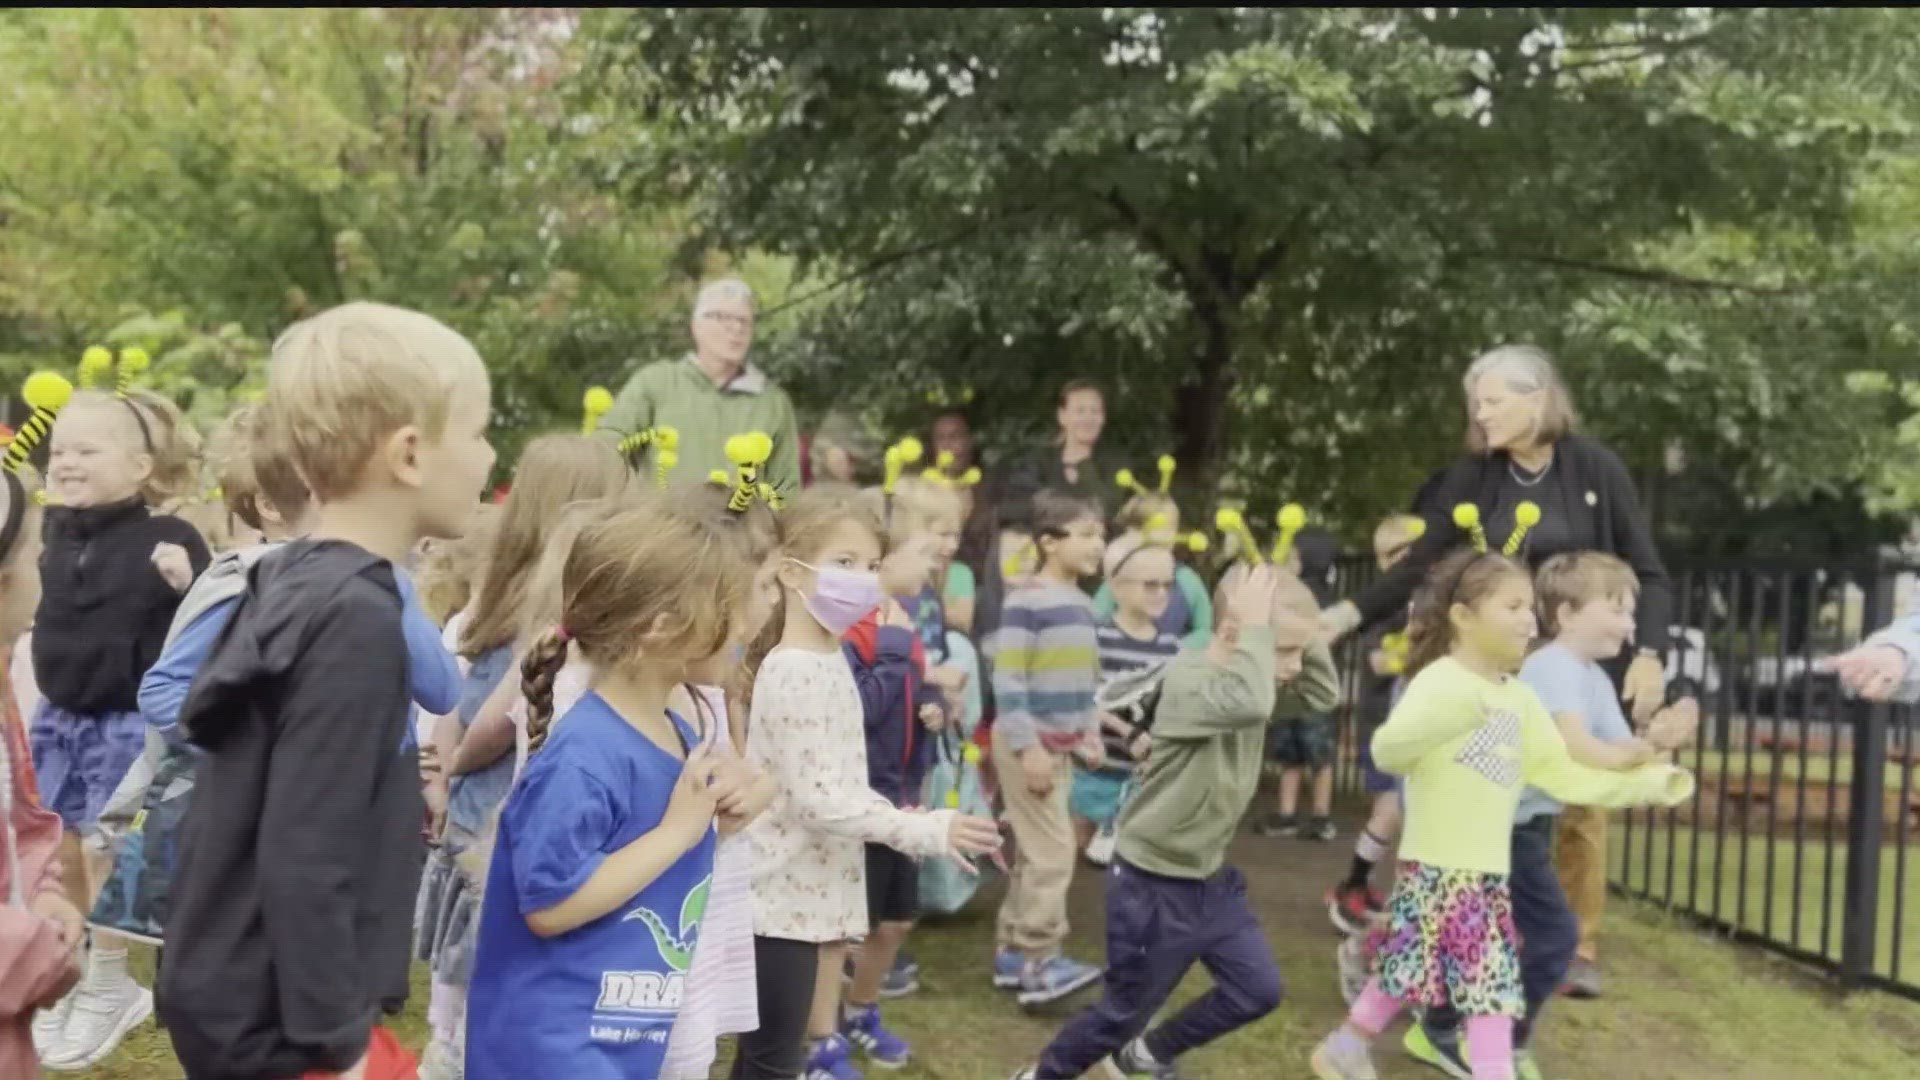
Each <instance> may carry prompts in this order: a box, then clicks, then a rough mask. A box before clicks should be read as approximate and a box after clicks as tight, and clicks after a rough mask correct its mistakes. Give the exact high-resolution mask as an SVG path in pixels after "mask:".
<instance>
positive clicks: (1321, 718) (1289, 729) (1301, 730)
mask: <svg viewBox="0 0 1920 1080" xmlns="http://www.w3.org/2000/svg"><path fill="white" fill-rule="evenodd" d="M1273 760H1274V761H1276V762H1278V763H1280V764H1281V765H1283V766H1286V767H1287V768H1290V769H1294V768H1307V769H1323V768H1325V767H1327V766H1328V765H1331V764H1333V718H1332V717H1331V716H1328V715H1326V714H1325V713H1309V714H1308V715H1306V716H1294V717H1289V718H1287V719H1285V720H1280V721H1276V722H1275V723H1274V725H1273Z"/></svg>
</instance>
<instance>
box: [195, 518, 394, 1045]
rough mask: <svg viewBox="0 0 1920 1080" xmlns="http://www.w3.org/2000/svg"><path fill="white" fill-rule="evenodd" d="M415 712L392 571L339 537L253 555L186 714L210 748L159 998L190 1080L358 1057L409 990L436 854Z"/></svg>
mask: <svg viewBox="0 0 1920 1080" xmlns="http://www.w3.org/2000/svg"><path fill="white" fill-rule="evenodd" d="M408 722H409V720H408V693H407V648H406V641H405V639H404V637H403V636H402V633H401V629H400V594H399V591H398V589H397V587H396V585H395V582H394V576H393V568H392V566H391V565H390V564H388V563H387V562H386V560H384V559H381V558H379V557H378V556H375V555H373V554H370V553H369V552H367V551H365V550H362V549H361V548H358V547H355V546H354V545H352V544H348V543H343V542H341V541H337V540H335V541H315V540H296V541H294V542H293V543H290V544H288V545H287V546H286V547H285V548H282V549H281V550H280V551H277V552H274V553H273V554H271V555H269V556H267V557H266V558H264V559H262V560H261V561H260V562H259V563H258V564H257V565H255V566H254V568H253V570H252V572H251V573H250V574H249V575H248V582H247V592H246V594H245V595H244V596H243V597H241V599H240V602H239V607H238V608H237V609H236V610H235V612H234V615H233V619H232V621H231V622H230V623H228V624H227V627H226V629H225V630H224V631H222V633H221V635H220V639H219V641H218V642H217V643H216V644H215V645H214V648H213V652H212V653H211V654H210V655H209V656H208V657H207V661H206V665H205V666H204V667H202V668H201V670H200V673H199V674H198V675H197V676H196V677H195V679H194V684H193V689H192V690H191V691H189V693H188V696H187V701H186V705H185V706H184V707H183V708H182V710H181V713H180V725H181V727H182V728H184V729H185V730H186V732H187V737H188V738H189V739H190V740H191V741H192V742H193V743H194V744H195V745H197V746H199V747H201V748H202V749H204V750H205V751H206V754H205V755H204V756H203V757H202V758H201V761H200V766H199V770H198V772H197V773H196V774H195V782H196V786H195V789H194V796H193V804H192V806H191V807H190V808H189V809H188V811H187V815H186V819H185V822H184V824H183V826H182V839H181V850H180V865H179V869H178V871H177V872H176V875H175V878H174V882H173V896H172V909H171V912H170V914H169V916H168V920H167V926H166V936H167V949H166V952H165V954H164V957H163V959H162V962H161V968H160V990H161V993H160V995H159V996H160V1000H161V1003H162V1013H163V1016H164V1019H165V1021H166V1024H167V1027H168V1029H169V1031H170V1033H171V1035H172V1037H173V1044H174V1049H175V1052H176V1053H177V1054H178V1055H179V1058H180V1063H181V1064H182V1065H183V1066H184V1067H185V1069H186V1072H187V1076H188V1077H189V1078H190V1080H286V1078H288V1077H296V1076H300V1075H303V1074H304V1073H306V1072H308V1071H310V1070H320V1071H340V1070H344V1069H347V1068H349V1067H351V1066H352V1065H353V1063H354V1062H355V1061H356V1060H358V1058H359V1056H360V1054H361V1052H362V1051H363V1050H365V1048H366V1046H367V1040H368V1038H369V1035H370V1033H371V1031H372V1028H373V1025H374V1022H375V1020H376V1018H377V1016H378V1014H379V1012H380V1011H381V1009H382V1008H385V1009H387V1010H388V1011H397V1010H398V1008H399V1007H400V1005H401V1004H403V1003H404V1002H405V1000H406V993H407V964H408V954H409V951H410V950H409V945H410V940H409V939H410V933H411V925H410V924H411V916H412V912H413V897H414V894H415V892H416V890H417V889H418V887H419V879H420V865H421V861H422V858H423V851H422V848H421V842H420V822H421V815H422V810H423V807H422V804H421V801H420V785H419V779H418V766H417V763H416V762H415V760H414V759H413V758H412V757H411V756H409V755H403V754H402V753H401V751H400V746H401V739H402V736H403V733H404V731H405V727H406V725H407V724H408Z"/></svg>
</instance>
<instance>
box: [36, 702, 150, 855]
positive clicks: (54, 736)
mask: <svg viewBox="0 0 1920 1080" xmlns="http://www.w3.org/2000/svg"><path fill="white" fill-rule="evenodd" d="M31 742H32V746H33V771H34V773H35V774H36V775H37V776H38V777H39V780H40V804H41V805H42V806H45V807H46V808H47V809H49V810H51V811H53V812H54V813H56V814H59V815H60V822H61V824H63V825H65V826H66V827H67V829H68V830H70V831H73V832H79V833H85V832H89V831H91V830H92V829H93V827H94V825H95V823H96V822H98V821H99V820H100V811H101V810H102V809H104V808H105V807H106V805H107V800H108V798H110V797H111V796H112V795H113V791H114V789H115V788H117V787H119V786H120V780H121V778H122V777H124V776H126V775H127V770H128V769H130V768H132V767H133V763H134V762H135V761H136V760H138V759H139V757H140V754H141V752H142V751H144V750H145V749H146V746H147V720H146V717H144V716H141V715H140V714H139V713H138V712H118V713H102V714H100V715H98V716H86V715H83V714H81V713H74V712H68V711H67V710H65V709H62V708H60V707H59V706H57V705H54V704H52V703H51V702H48V701H46V700H45V699H42V700H41V702H40V707H39V708H38V709H37V710H35V712H34V714H33V731H32V734H31Z"/></svg>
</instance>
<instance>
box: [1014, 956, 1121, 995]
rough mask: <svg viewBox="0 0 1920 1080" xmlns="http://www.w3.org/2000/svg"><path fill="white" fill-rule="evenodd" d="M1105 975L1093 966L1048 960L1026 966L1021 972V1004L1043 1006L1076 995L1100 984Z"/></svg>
mask: <svg viewBox="0 0 1920 1080" xmlns="http://www.w3.org/2000/svg"><path fill="white" fill-rule="evenodd" d="M1104 974H1105V972H1104V971H1102V970H1101V969H1100V968H1097V967H1094V966H1093V965H1092V964H1083V963H1081V962H1080V961H1078V960H1069V959H1067V958H1066V957H1064V956H1050V957H1048V958H1047V959H1045V960H1040V961H1035V962H1032V963H1029V964H1027V966H1026V967H1025V968H1024V969H1022V970H1021V972H1020V1004H1022V1005H1025V1006H1034V1005H1046V1004H1048V1003H1050V1002H1055V1001H1059V1000H1060V999H1061V998H1063V997H1067V996H1069V995H1071V994H1077V993H1079V992H1080V991H1082V990H1084V989H1086V988H1087V987H1089V986H1092V985H1093V984H1094V983H1097V982H1099V981H1100V977H1101V976H1102V975H1104Z"/></svg>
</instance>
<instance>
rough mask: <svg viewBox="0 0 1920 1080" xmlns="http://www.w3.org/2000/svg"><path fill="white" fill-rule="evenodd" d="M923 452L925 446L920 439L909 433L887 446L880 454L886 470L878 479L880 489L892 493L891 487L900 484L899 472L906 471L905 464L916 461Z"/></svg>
mask: <svg viewBox="0 0 1920 1080" xmlns="http://www.w3.org/2000/svg"><path fill="white" fill-rule="evenodd" d="M925 453H926V448H925V447H923V446H921V445H920V440H919V439H916V438H914V437H913V436H911V435H909V436H907V437H906V438H904V439H901V440H900V441H899V442H897V443H894V444H893V445H892V446H889V447H887V452H886V453H885V454H883V455H881V461H882V462H883V463H884V464H885V467H886V472H885V475H884V477H883V478H882V480H881V481H880V490H881V491H882V492H885V493H886V494H887V495H892V494H893V489H894V488H895V487H897V486H899V484H900V474H901V473H903V472H905V471H906V469H907V466H909V465H912V464H914V463H915V462H918V461H919V460H920V457H921V455H922V454H925Z"/></svg>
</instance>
